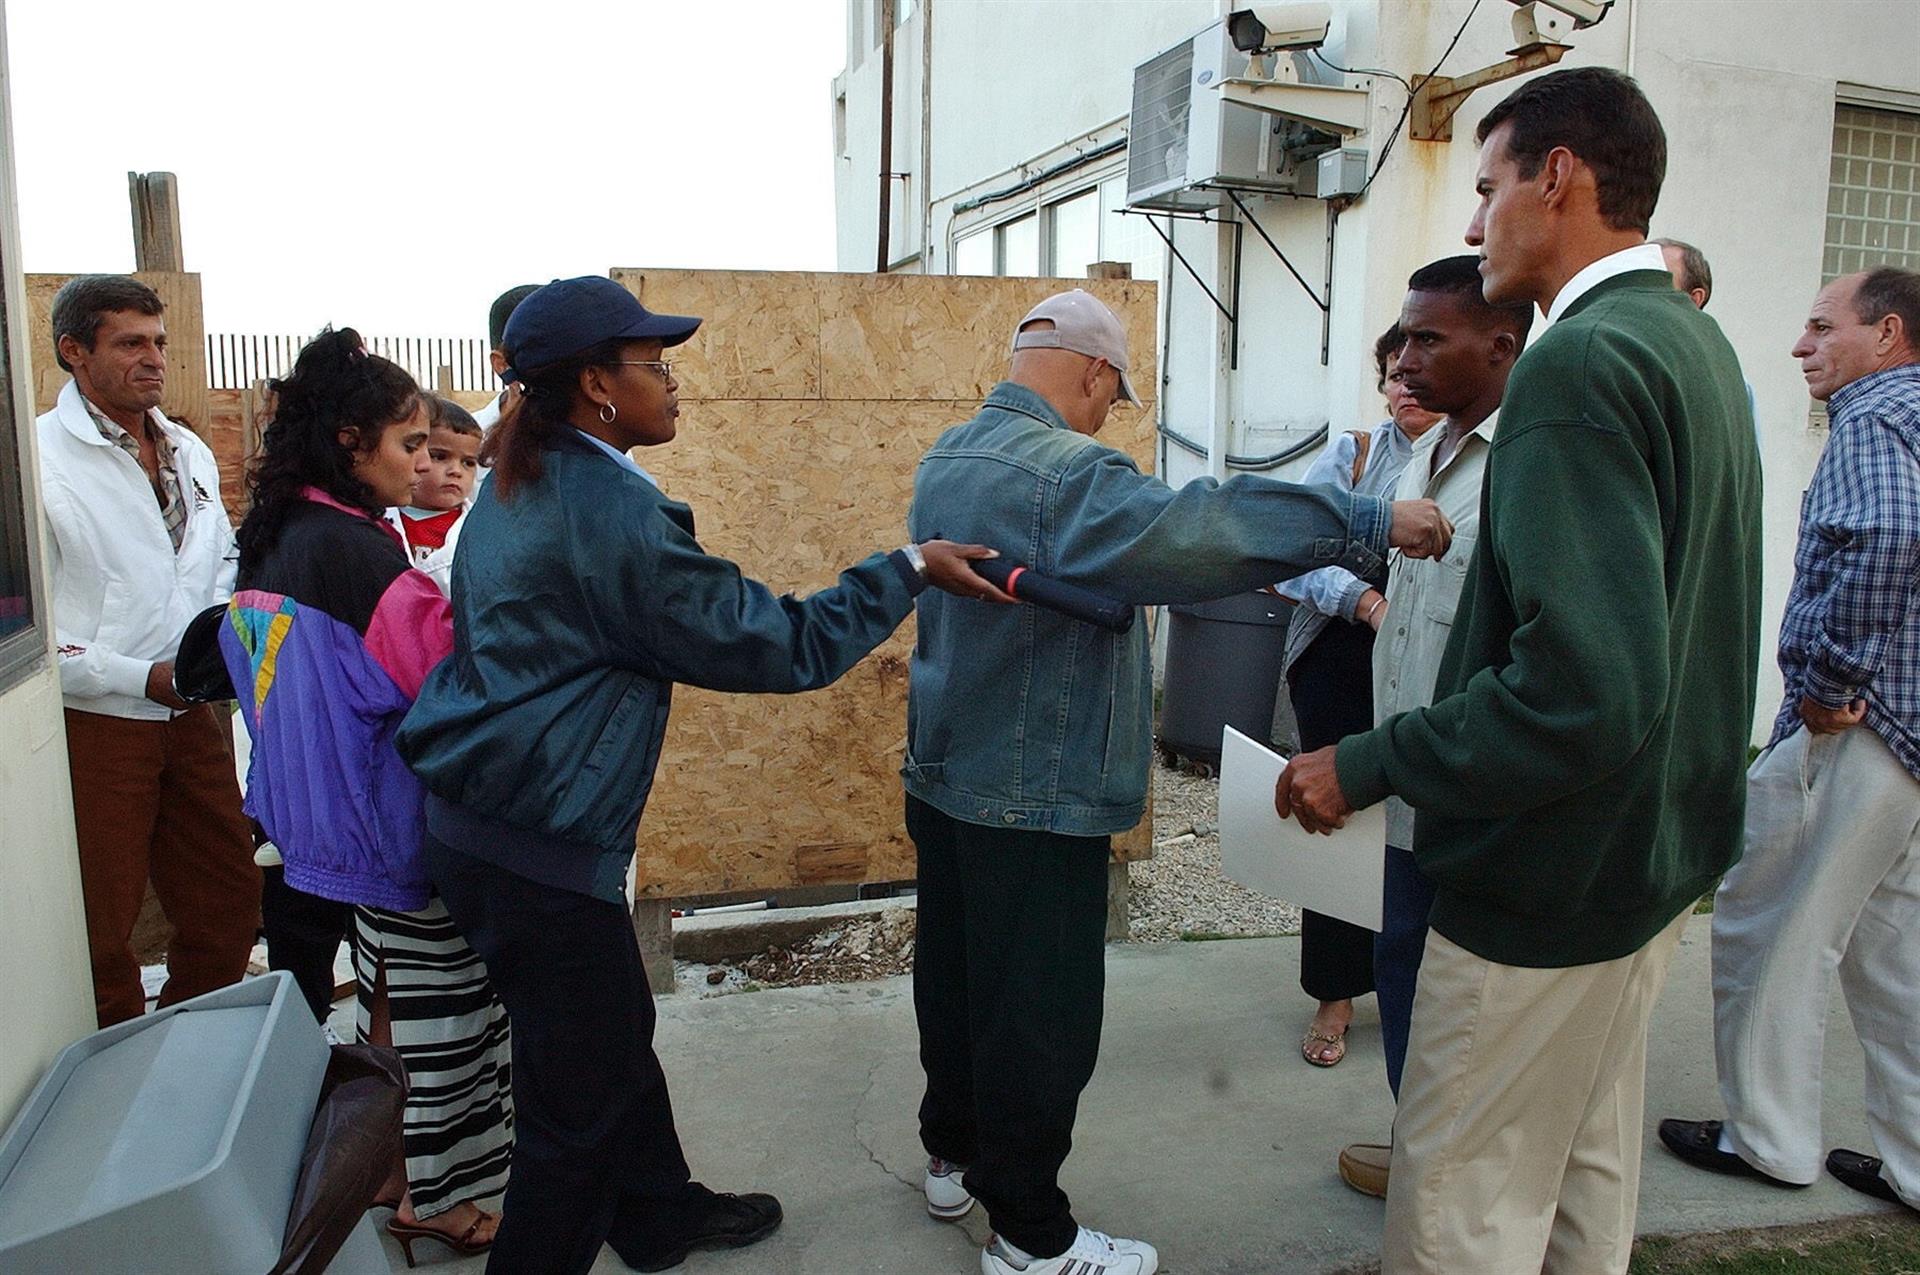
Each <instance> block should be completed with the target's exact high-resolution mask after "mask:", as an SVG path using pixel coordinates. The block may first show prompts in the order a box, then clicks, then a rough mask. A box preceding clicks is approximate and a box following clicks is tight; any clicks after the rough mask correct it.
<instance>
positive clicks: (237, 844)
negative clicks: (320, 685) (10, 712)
mask: <svg viewBox="0 0 1920 1275" xmlns="http://www.w3.org/2000/svg"><path fill="white" fill-rule="evenodd" d="M66 718H67V762H68V765H69V766H70V768H71V770H72V774H73V816H74V830H75V832H76V833H77V834H78V836H77V839H78V841H79V845H80V890H81V894H82V895H83V896H84V898H85V901H86V906H87V947H88V948H89V950H90V952H91V954H92V958H93V999H94V1008H95V1010H96V1012H97V1013H98V1015H99V1019H100V1025H101V1026H102V1027H111V1026H112V1025H113V1024H115V1023H118V1022H122V1021H124V1020H126V1019H129V1018H137V1017H138V1016H139V1015H140V1014H141V1013H142V1012H143V1011H144V1010H145V1009H146V994H145V992H143V991H142V990H141V987H140V965H139V962H138V961H136V960H135V959H134V955H133V949H132V947H131V946H130V945H129V940H130V939H131V938H132V937H133V925H134V922H135V921H137V920H139V918H140V905H141V903H142V902H144V901H145V899H146V892H147V880H148V878H149V877H151V878H152V880H153V892H154V893H155V894H156V895H158V896H159V899H160V906H161V907H162V908H164V909H165V910H166V914H167V920H168V921H170V922H171V923H172V924H173V928H174V938H173V943H172V944H171V945H170V947H169V949H168V952H167V985H166V987H165V989H163V990H162V992H161V995H160V1003H161V1004H162V1005H171V1004H173V1003H175V1002H176V1001H183V1000H186V999H188V998H189V997H193V996H198V995H200V994H201V993H202V992H210V991H213V990H214V989H215V988H218V987H225V986H226V985H227V984H229V983H237V982H239V981H240V978H241V976H242V975H244V974H245V973H246V972H247V954H248V953H249V952H251V951H252V950H253V939H254V934H255V933H256V932H257V931H258V929H259V925H260V869H259V868H257V867H255V866H254V862H253V834H252V831H251V829H250V828H249V827H248V824H247V819H246V816H245V815H243V814H241V813H240V785H239V782H238V781H237V780H236V779H235V778H234V773H233V743H232V735H231V734H230V731H231V729H232V728H231V725H230V724H229V722H228V720H227V715H226V712H225V710H224V708H216V707H215V706H212V705H205V704H203V705H200V706H199V707H197V708H192V709H189V710H187V711H186V712H184V713H181V714H179V715H178V716H176V717H175V718H173V720H172V721H134V720H131V719H129V718H124V717H109V716H107V715H105V714H103V713H80V712H75V711H74V710H73V709H68V710H67V712H66Z"/></svg>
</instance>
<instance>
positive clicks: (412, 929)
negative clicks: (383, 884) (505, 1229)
mask: <svg viewBox="0 0 1920 1275" xmlns="http://www.w3.org/2000/svg"><path fill="white" fill-rule="evenodd" d="M353 923H354V941H353V970H354V978H355V980H356V982H357V983H358V984H359V997H358V1000H359V1007H358V1020H357V1021H358V1028H359V1037H360V1039H361V1040H363V1041H364V1040H366V1039H367V1038H368V1032H369V1028H370V1026H371V1013H370V1007H371V1006H372V1005H373V1003H374V997H375V995H376V993H377V989H378V988H379V987H380V985H381V982H382V979H383V978H384V983H385V989H386V996H387V1005H388V1015H389V1018H390V1021H391V1027H392V1033H393V1047H394V1049H396V1050H397V1051H399V1054H400V1058H401V1061H402V1062H404V1063H405V1064H406V1068H407V1108H406V1123H405V1131H404V1135H403V1140H404V1142H405V1151H406V1159H407V1186H408V1190H409V1192H410V1193H411V1195H412V1197H413V1211H414V1214H415V1215H416V1216H417V1217H422V1218H425V1217H431V1216H433V1215H434V1214H435V1213H439V1212H442V1211H444V1210H446V1209H449V1208H452V1207H453V1206H454V1205H456V1204H459V1203H460V1202H461V1201H463V1200H473V1201H476V1202H484V1201H487V1200H489V1199H491V1198H494V1197H497V1196H499V1195H500V1194H501V1193H502V1192H503V1191H505V1190H506V1186H507V1167H508V1163H509V1161H510V1160H511V1158H512V1155H513V1063H512V1056H511V1045H510V1039H509V1036H508V1028H507V1011H506V1009H505V1008H504V1007H503V1006H502V1005H501V1004H500V998H499V997H498V996H496V995H495V994H494V991H493V984H492V983H491V982H489V981H488V979H487V967H486V966H485V965H484V964H483V963H482V962H481V960H480V957H479V956H478V955H476V954H475V952H474V950H473V949H472V948H470V947H468V946H467V943H466V940H465V939H463V938H461V937H460V934H459V932H458V931H457V930H455V929H454V926H453V918H452V917H450V916H448V915H447V909H446V908H445V907H444V906H442V905H441V903H440V900H439V898H438V897H436V898H435V899H434V900H433V901H432V902H431V903H429V904H428V905H427V906H426V908H425V909H424V910H422V911H419V912H389V911H386V910H384V909H382V908H370V907H357V908H355V909H354V910H353Z"/></svg>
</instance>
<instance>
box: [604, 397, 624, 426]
mask: <svg viewBox="0 0 1920 1275" xmlns="http://www.w3.org/2000/svg"><path fill="white" fill-rule="evenodd" d="M619 415H620V409H619V408H617V407H615V406H614V405H613V404H612V403H611V402H607V403H602V404H601V405H600V423H601V424H603V425H611V424H613V422H614V420H615V418H617V417H618V416H619Z"/></svg>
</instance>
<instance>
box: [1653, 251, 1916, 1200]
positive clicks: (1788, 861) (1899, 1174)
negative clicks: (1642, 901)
mask: <svg viewBox="0 0 1920 1275" xmlns="http://www.w3.org/2000/svg"><path fill="white" fill-rule="evenodd" d="M1793 353H1794V356H1795V357H1797V358H1798V359H1799V360H1800V365H1801V369H1802V371H1803V372H1804V373H1805V374H1806V378H1807V386H1808V388H1809V390H1810V391H1811V392H1812V394H1813V396H1814V397H1815V398H1817V399H1822V400H1824V401H1825V402H1826V404H1827V409H1828V412H1829V414H1830V417H1831V419H1832V434H1831V436H1830V437H1829V438H1828V440H1827V447H1826V451H1825V453H1824V454H1823V455H1822V456H1821V458H1820V464H1819V467H1818V468H1817V469H1815V471H1814V475H1813V482H1812V484H1811V485H1810V486H1809V487H1808V488H1807V492H1806V496H1805V498H1804V500H1803V502H1802V504H1801V508H1800V543H1799V547H1798V548H1797V549H1796V551H1795V553H1794V563H1793V565H1794V577H1793V590H1792V592H1791V593H1790V594H1789V595H1788V598H1787V610H1786V616H1785V618H1784V620H1783V621H1782V623H1781V626H1780V669H1781V672H1782V673H1784V674H1785V676H1786V700H1785V703H1784V704H1782V706H1781V709H1780V716H1779V718H1778V720H1777V721H1776V722H1775V723H1774V728H1773V738H1772V740H1771V742H1770V743H1769V744H1768V745H1767V749H1766V751H1765V752H1764V753H1762V754H1761V755H1760V757H1759V759H1758V760H1757V761H1755V762H1754V764H1753V768H1752V769H1751V770H1750V771H1749V772H1748V779H1747V814H1746V853H1745V856H1744V857H1743V858H1742V859H1741V861H1740V863H1739V864H1738V865H1736V866H1735V867H1734V869H1733V870H1732V871H1731V872H1729V873H1728V874H1727V876H1726V880H1725V881H1724V882H1723V883H1722V884H1721V886H1720V890H1719V892H1718V894H1716V895H1715V898H1714V914H1713V997H1714V1052H1715V1055H1716V1062H1717V1063H1718V1067H1719V1076H1720V1096H1721V1098H1722V1100H1723V1101H1724V1102H1725V1103H1726V1107H1727V1119H1726V1120H1725V1121H1724V1122H1723V1121H1719V1120H1666V1121H1662V1122H1661V1125H1660V1137H1661V1140H1662V1141H1663V1142H1665V1143H1666V1144H1667V1146H1668V1147H1669V1148H1670V1149H1671V1150H1672V1151H1673V1152H1674V1153H1675V1154H1677V1155H1679V1156H1680V1157H1681V1158H1682V1159H1684V1160H1686V1161H1688V1162H1689V1163H1692V1164H1695V1165H1698V1166H1699V1167H1701V1168H1707V1169H1715V1170H1718V1171H1720V1172H1726V1173H1740V1174H1746V1175H1749V1176H1754V1177H1760V1178H1765V1179H1770V1180H1772V1181H1774V1182H1776V1183H1778V1184H1780V1185H1786V1186H1805V1185H1808V1184H1810V1183H1812V1182H1813V1181H1814V1180H1815V1179H1816V1178H1817V1177H1818V1176H1819V1164H1820V1151H1821V1143H1820V1059H1821V1050H1822V1043H1823V1042H1822V1038H1823V1036H1824V1028H1825V1024H1826V1020H1827V988H1828V985H1829V982H1830V980H1831V978H1832V976H1833V973H1834V971H1835V969H1836V968H1837V969H1838V971H1839V975H1840V986H1841V990H1842V992H1843V994H1844V995H1845V997H1846V1001H1847V1009H1848V1011H1849V1012H1850V1013H1851V1014H1852V1016H1853V1022H1854V1027H1855V1029H1856V1030H1857V1031H1858V1032H1859V1035H1860V1043H1861V1045H1862V1047H1863V1048H1864V1049H1865V1051H1866V1064H1867V1083H1866V1089H1867V1125H1868V1128H1869V1129H1870V1130H1871V1131H1872V1134H1873V1140H1874V1144H1875V1147H1876V1149H1877V1150H1878V1151H1879V1155H1878V1156H1874V1155H1863V1154H1861V1153H1860V1152H1857V1151H1849V1150H1846V1149H1837V1150H1835V1151H1833V1152H1832V1153H1831V1154H1830V1155H1828V1156H1827V1157H1826V1165H1827V1171H1828V1172H1830V1173H1832V1174H1833V1176H1834V1177H1836V1178H1838V1179H1839V1180H1840V1181H1842V1182H1844V1183H1846V1184H1847V1185H1848V1186H1851V1187H1853V1188H1854V1189H1856V1190H1859V1191H1864V1192H1866V1193H1867V1194H1869V1195H1874V1196H1878V1197H1880V1198H1882V1199H1887V1200H1897V1201H1900V1202H1903V1203H1905V1204H1906V1205H1907V1206H1908V1207H1909V1208H1920V1034H1916V1033H1915V1031H1914V1030H1913V1026H1912V1023H1913V1002H1912V997H1913V992H1914V988H1916V987H1920V274H1916V273H1914V272H1913V271H1909V270H1897V269H1894V268H1892V267H1888V266H1883V267H1880V268H1879V269H1876V270H1871V271H1868V272H1866V273H1864V274H1855V275H1847V276H1845V277H1843V278H1840V279H1836V280H1834V281H1833V282H1832V283H1831V284H1829V285H1827V287H1826V288H1825V289H1823V290H1822V291H1821V293H1820V295H1819V297H1818V298H1817V299H1816V300H1815V302H1814V305H1813V312H1812V315H1811V317H1809V318H1808V320H1807V327H1806V331H1805V332H1804V333H1803V334H1802V336H1801V337H1800V341H1799V343H1798V344H1797V345H1795V346H1794V348H1793Z"/></svg>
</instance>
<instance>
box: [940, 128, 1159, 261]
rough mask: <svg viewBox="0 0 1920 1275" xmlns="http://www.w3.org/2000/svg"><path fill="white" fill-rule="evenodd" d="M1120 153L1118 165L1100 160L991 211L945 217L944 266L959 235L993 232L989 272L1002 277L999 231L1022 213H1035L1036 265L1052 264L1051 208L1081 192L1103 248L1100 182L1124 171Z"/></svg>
mask: <svg viewBox="0 0 1920 1275" xmlns="http://www.w3.org/2000/svg"><path fill="white" fill-rule="evenodd" d="M1126 171H1127V170H1126V163H1125V158H1124V156H1123V157H1122V162H1121V163H1119V164H1118V165H1113V164H1102V165H1100V166H1098V167H1095V168H1093V169H1090V170H1088V171H1086V172H1074V173H1068V174H1063V175H1062V177H1061V178H1060V181H1059V182H1058V184H1055V185H1050V186H1048V187H1046V188H1044V189H1042V190H1040V191H1032V192H1028V193H1027V194H1025V195H1023V196H1021V198H1020V199H1018V200H1017V201H1009V202H1008V203H1007V204H1005V205H1004V206H1002V207H999V208H996V209H994V210H993V211H992V212H987V211H986V210H984V209H983V210H979V212H978V215H977V216H973V215H970V216H968V218H967V220H965V221H964V222H963V221H960V220H959V219H957V218H956V219H952V220H949V222H948V223H947V269H948V272H949V273H951V272H952V270H953V263H954V258H955V255H956V253H957V250H958V247H959V243H960V241H961V240H962V239H971V238H972V237H973V236H975V235H981V234H991V235H992V236H993V273H994V277H995V278H1004V277H1006V268H1007V265H1006V245H1005V240H1004V237H1003V234H1002V231H1003V229H1004V228H1005V227H1006V226H1007V225H1008V224H1009V223H1010V222H1015V221H1019V220H1020V219H1021V218H1022V217H1029V216H1032V217H1037V218H1038V227H1037V228H1038V231H1039V239H1040V243H1039V251H1038V253H1037V266H1036V268H1037V269H1039V270H1041V271H1043V272H1044V271H1047V270H1050V269H1052V268H1053V266H1054V262H1055V252H1056V245H1055V242H1054V237H1053V209H1054V206H1055V205H1056V204H1063V203H1066V202H1067V201H1069V200H1072V199H1077V198H1079V197H1080V196H1082V195H1089V194H1090V195H1092V196H1093V199H1094V208H1095V225H1096V226H1098V227H1099V228H1100V230H1101V243H1100V251H1101V252H1105V251H1106V242H1105V226H1104V223H1103V222H1102V221H1101V220H1100V217H1099V199H1100V186H1101V183H1103V182H1105V181H1107V180H1109V179H1110V178H1112V177H1114V176H1116V175H1119V174H1124V173H1125V172H1126Z"/></svg>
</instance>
